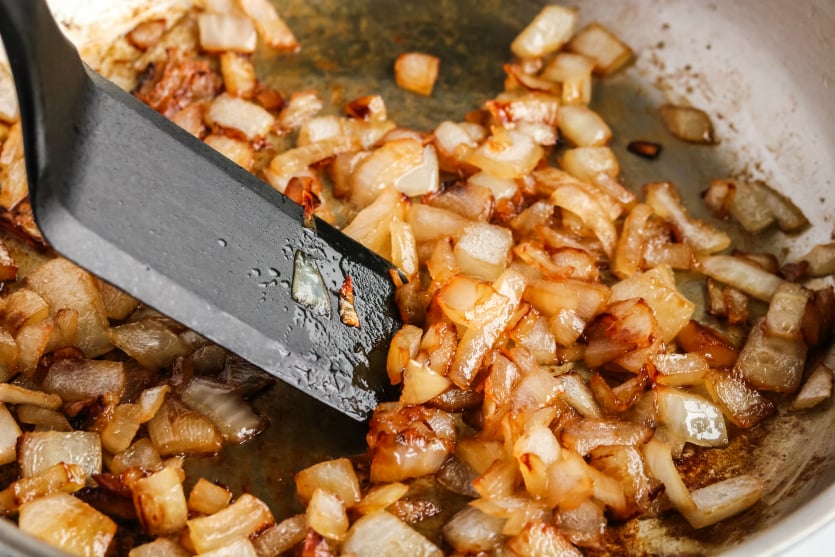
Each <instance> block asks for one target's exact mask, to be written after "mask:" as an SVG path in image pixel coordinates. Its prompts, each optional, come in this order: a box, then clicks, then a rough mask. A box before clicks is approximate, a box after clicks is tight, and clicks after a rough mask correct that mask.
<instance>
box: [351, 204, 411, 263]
mask: <svg viewBox="0 0 835 557" xmlns="http://www.w3.org/2000/svg"><path fill="white" fill-rule="evenodd" d="M413 207H424V205H413ZM405 216H406V215H405V203H404V198H403V195H402V194H401V193H400V192H399V191H397V190H396V189H394V188H385V189H384V190H383V191H382V192H380V193H379V195H377V198H376V199H375V200H374V201H373V202H372V203H371V204H370V205H368V206H367V207H365V208H364V209H363V210H361V211H360V212H359V213H357V216H355V217H354V220H352V221H351V222H350V224H348V226H346V227H345V228H344V229H343V230H342V231H343V232H344V233H345V234H347V235H348V236H350V237H351V238H353V239H354V240H356V241H357V242H359V243H361V244H362V245H364V246H365V247H367V248H368V249H370V250H372V251H375V252H377V253H379V254H381V255H383V256H386V255H388V252H389V251H390V250H391V242H390V241H389V239H390V237H391V223H392V222H393V221H394V219H395V218H399V219H401V220H402V219H403V218H404V217H405ZM409 224H410V225H411V227H412V232H413V233H414V232H416V231H417V229H416V228H415V225H414V224H413V223H412V221H411V219H410V220H409ZM415 240H416V241H420V240H419V238H418V237H417V236H416V237H415Z"/></svg>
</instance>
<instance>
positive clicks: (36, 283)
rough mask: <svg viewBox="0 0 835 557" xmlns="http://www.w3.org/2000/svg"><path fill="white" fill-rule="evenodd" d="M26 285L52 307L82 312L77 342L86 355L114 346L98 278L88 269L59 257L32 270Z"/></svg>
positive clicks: (89, 356) (105, 350)
mask: <svg viewBox="0 0 835 557" xmlns="http://www.w3.org/2000/svg"><path fill="white" fill-rule="evenodd" d="M26 286H27V287H29V288H31V289H32V290H34V291H35V292H37V293H38V294H40V295H41V296H42V297H43V299H44V300H46V302H47V303H48V304H49V307H50V308H70V309H74V310H75V311H77V312H78V332H77V343H76V346H78V347H79V348H80V349H81V350H82V351H83V352H84V355H85V356H87V357H88V358H94V357H96V356H101V355H102V354H104V353H105V352H108V351H109V350H111V349H112V348H113V345H112V344H111V343H110V340H109V339H108V336H107V332H108V329H109V327H110V324H109V323H108V321H107V315H106V313H105V308H104V302H103V301H102V298H101V294H100V293H99V289H98V287H97V285H96V281H95V279H94V278H93V276H92V275H90V274H89V273H88V272H87V271H84V270H82V269H81V268H79V267H77V266H75V265H74V264H73V263H70V262H69V261H67V260H66V259H62V258H60V257H59V258H55V259H52V260H50V261H48V262H47V263H44V264H43V265H41V266H40V267H38V268H37V269H35V270H34V271H32V272H30V273H29V274H28V275H27V277H26Z"/></svg>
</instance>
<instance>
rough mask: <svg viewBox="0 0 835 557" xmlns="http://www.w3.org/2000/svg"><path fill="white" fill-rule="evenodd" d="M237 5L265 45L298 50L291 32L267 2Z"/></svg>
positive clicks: (255, 0)
mask: <svg viewBox="0 0 835 557" xmlns="http://www.w3.org/2000/svg"><path fill="white" fill-rule="evenodd" d="M238 3H239V4H240V6H241V9H243V11H244V12H246V14H247V15H248V16H249V17H250V18H251V19H252V21H253V22H254V23H255V26H256V27H257V28H258V32H259V33H260V34H261V38H262V39H264V42H265V43H267V44H268V45H270V46H271V47H273V48H277V49H279V50H287V51H292V52H295V51H297V50H299V43H298V41H296V37H295V36H294V35H293V32H292V31H291V30H290V28H289V27H287V24H286V23H284V20H283V19H281V16H279V15H278V12H276V10H275V6H273V5H272V4H271V3H270V2H269V1H268V0H238Z"/></svg>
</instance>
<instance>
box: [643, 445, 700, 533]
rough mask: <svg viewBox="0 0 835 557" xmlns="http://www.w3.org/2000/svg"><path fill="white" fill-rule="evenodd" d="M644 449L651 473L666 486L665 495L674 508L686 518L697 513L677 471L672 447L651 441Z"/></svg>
mask: <svg viewBox="0 0 835 557" xmlns="http://www.w3.org/2000/svg"><path fill="white" fill-rule="evenodd" d="M643 449H644V457H645V458H646V460H647V465H648V466H649V469H650V472H651V473H652V475H653V476H654V477H655V479H657V480H658V481H660V482H661V483H663V484H664V488H665V493H666V494H667V497H669V498H670V502H672V504H673V506H674V507H675V508H676V509H678V511H679V512H680V513H682V514H683V515H684V516H685V517H686V516H687V515H688V514H689V513H691V512H693V511H695V510H696V503H694V502H693V498H692V497H691V496H690V491H689V490H688V489H687V486H686V485H684V482H683V481H682V479H681V476H680V475H679V473H678V470H676V466H675V464H674V463H673V456H672V453H671V452H670V446H669V445H667V444H666V443H664V442H663V441H658V440H657V439H650V440H649V441H648V442H647V444H646V445H644V447H643Z"/></svg>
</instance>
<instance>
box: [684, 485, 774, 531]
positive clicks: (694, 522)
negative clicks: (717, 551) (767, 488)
mask: <svg viewBox="0 0 835 557" xmlns="http://www.w3.org/2000/svg"><path fill="white" fill-rule="evenodd" d="M763 488H764V486H763V483H762V481H761V480H759V479H758V478H755V477H754V476H750V475H748V474H743V475H741V476H735V477H733V478H728V479H727V480H723V481H721V482H716V483H714V484H711V485H709V486H707V487H703V488H701V489H696V490H693V491H692V492H691V493H690V496H691V497H692V499H693V503H695V505H696V509H695V510H694V511H691V512H689V513H687V514H686V515H685V516H684V517H685V518H686V519H687V521H688V522H689V523H690V525H691V526H692V527H693V528H704V527H705V526H710V525H711V524H715V523H717V522H719V521H720V520H725V519H726V518H728V517H731V516H734V515H736V514H739V513H741V512H742V511H744V510H746V509H748V508H749V507H751V506H752V505H754V504H755V503H756V502H757V501H759V500H760V497H761V496H762V492H763Z"/></svg>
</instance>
